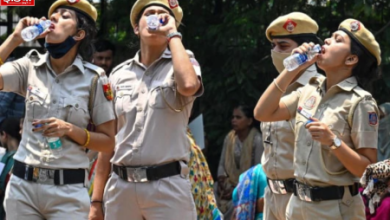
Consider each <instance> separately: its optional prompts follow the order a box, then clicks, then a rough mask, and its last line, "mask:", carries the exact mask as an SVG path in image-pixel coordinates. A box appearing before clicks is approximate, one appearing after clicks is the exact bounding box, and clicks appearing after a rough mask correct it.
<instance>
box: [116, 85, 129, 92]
mask: <svg viewBox="0 0 390 220" xmlns="http://www.w3.org/2000/svg"><path fill="white" fill-rule="evenodd" d="M131 88H132V86H131V85H126V84H125V85H117V86H116V90H117V91H120V90H131Z"/></svg>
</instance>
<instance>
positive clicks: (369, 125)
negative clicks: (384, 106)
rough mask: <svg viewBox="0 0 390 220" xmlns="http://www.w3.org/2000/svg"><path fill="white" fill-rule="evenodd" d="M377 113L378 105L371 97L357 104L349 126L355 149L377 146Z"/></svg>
mask: <svg viewBox="0 0 390 220" xmlns="http://www.w3.org/2000/svg"><path fill="white" fill-rule="evenodd" d="M378 113H379V110H378V106H377V105H376V103H375V101H374V100H372V99H368V100H367V99H366V98H364V99H363V100H362V101H360V102H359V104H357V106H356V109H355V111H354V114H353V120H352V128H351V139H352V142H353V144H354V146H355V149H360V148H377V145H378V121H379V119H378Z"/></svg>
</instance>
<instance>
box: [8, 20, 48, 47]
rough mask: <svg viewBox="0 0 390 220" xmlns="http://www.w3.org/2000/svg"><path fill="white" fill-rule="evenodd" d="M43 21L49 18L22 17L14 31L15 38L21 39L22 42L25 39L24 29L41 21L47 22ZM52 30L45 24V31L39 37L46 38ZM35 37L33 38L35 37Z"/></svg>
mask: <svg viewBox="0 0 390 220" xmlns="http://www.w3.org/2000/svg"><path fill="white" fill-rule="evenodd" d="M42 21H47V20H46V18H45V17H42V18H41V19H38V18H34V17H24V18H22V19H21V20H20V21H19V23H18V24H17V25H16V27H15V30H14V32H13V35H14V38H16V39H17V40H19V41H20V43H22V42H23V41H24V39H23V37H22V32H23V30H24V29H26V28H28V27H30V26H35V25H38V24H40V23H46V22H42ZM49 22H50V21H49ZM50 31H51V29H50V28H49V27H48V26H45V28H44V31H43V32H41V33H40V35H39V36H38V38H37V39H39V38H44V37H45V36H46V35H47V34H48V33H49V32H50ZM35 38H36V37H35ZM35 38H33V39H35Z"/></svg>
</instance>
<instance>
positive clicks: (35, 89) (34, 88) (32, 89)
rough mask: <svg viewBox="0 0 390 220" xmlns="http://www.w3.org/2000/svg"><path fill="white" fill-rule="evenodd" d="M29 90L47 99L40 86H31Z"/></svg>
mask: <svg viewBox="0 0 390 220" xmlns="http://www.w3.org/2000/svg"><path fill="white" fill-rule="evenodd" d="M28 90H29V91H30V93H31V94H34V95H36V96H38V97H39V98H41V99H45V98H46V97H45V94H44V93H43V92H42V91H40V90H39V88H36V87H32V86H29V87H28Z"/></svg>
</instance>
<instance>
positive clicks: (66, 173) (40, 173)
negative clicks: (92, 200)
mask: <svg viewBox="0 0 390 220" xmlns="http://www.w3.org/2000/svg"><path fill="white" fill-rule="evenodd" d="M12 174H13V175H15V176H17V177H19V178H21V179H24V180H27V181H32V182H36V183H42V184H50V185H65V184H78V183H83V184H84V183H85V169H60V170H54V169H46V168H40V167H33V166H30V165H27V164H25V163H22V162H20V161H17V160H15V162H14V167H13V170H12Z"/></svg>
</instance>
